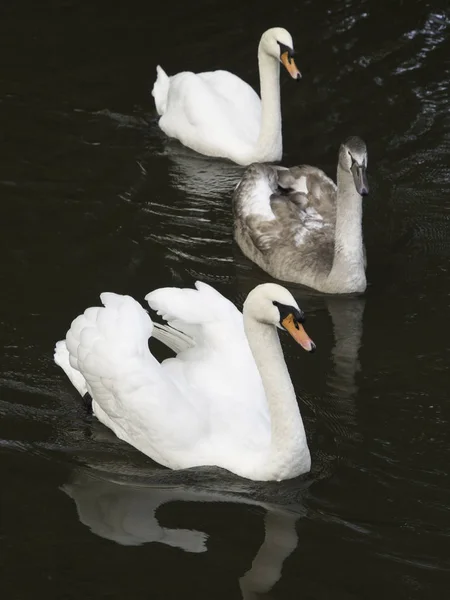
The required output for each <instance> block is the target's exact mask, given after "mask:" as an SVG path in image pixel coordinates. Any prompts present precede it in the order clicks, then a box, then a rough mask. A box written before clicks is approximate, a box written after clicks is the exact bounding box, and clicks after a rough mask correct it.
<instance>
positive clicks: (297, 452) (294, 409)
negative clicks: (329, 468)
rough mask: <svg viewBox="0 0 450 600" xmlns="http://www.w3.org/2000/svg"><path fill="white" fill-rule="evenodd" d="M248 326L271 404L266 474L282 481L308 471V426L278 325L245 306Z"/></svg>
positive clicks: (265, 465) (252, 348) (309, 463)
mask: <svg viewBox="0 0 450 600" xmlns="http://www.w3.org/2000/svg"><path fill="white" fill-rule="evenodd" d="M244 329H245V333H246V335H247V339H248V343H249V345H250V349H251V351H252V354H253V357H254V359H255V362H256V366H257V368H258V371H259V374H260V375H261V379H262V383H263V387H264V391H265V394H266V399H267V402H268V405H269V413H270V423H271V445H270V451H269V456H268V457H267V456H265V457H263V461H264V464H263V466H262V468H263V469H264V476H265V477H267V478H268V479H269V478H272V479H277V480H280V479H287V478H289V477H295V476H296V475H299V474H300V473H306V472H307V471H309V469H310V466H311V458H310V454H309V449H308V444H307V441H306V434H305V428H304V426H303V420H302V417H301V415H300V411H299V408H298V404H297V399H296V397H295V391H294V387H293V385H292V381H291V378H290V376H289V372H288V369H287V366H286V363H285V360H284V356H283V351H282V349H281V344H280V340H279V338H278V333H277V331H276V328H275V327H274V326H273V325H266V324H264V323H260V322H259V321H256V320H255V319H254V318H253V317H249V316H248V315H246V313H245V309H244ZM261 478H263V476H262V477H261Z"/></svg>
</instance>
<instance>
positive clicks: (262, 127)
mask: <svg viewBox="0 0 450 600" xmlns="http://www.w3.org/2000/svg"><path fill="white" fill-rule="evenodd" d="M292 54H293V43H292V37H291V35H290V33H289V32H288V31H286V29H282V28H281V27H274V28H273V29H268V30H267V31H266V32H265V33H263V35H262V37H261V41H260V42H259V47H258V63H259V77H260V87H261V99H260V98H259V96H258V94H257V93H256V92H255V91H254V90H253V88H251V87H250V86H249V85H248V84H247V83H245V82H244V81H242V79H240V78H239V77H237V76H236V75H233V74H232V73H229V72H228V71H211V72H207V73H198V74H196V73H191V72H189V71H186V72H183V73H177V74H176V75H173V76H172V77H168V75H167V74H166V73H165V72H164V71H163V69H162V68H161V67H160V66H159V65H158V67H157V68H156V70H157V78H156V81H155V84H154V86H153V90H152V95H153V97H154V98H155V105H156V110H157V111H158V114H159V115H161V118H160V119H159V126H160V128H161V129H162V130H163V131H164V133H166V134H167V135H168V136H169V137H172V138H176V139H177V140H179V141H180V142H181V143H182V144H184V145H185V146H188V147H189V148H192V150H196V151H197V152H199V153H200V154H206V155H208V156H217V157H221V158H229V159H230V160H232V161H234V162H236V163H238V164H240V165H248V164H250V163H252V162H270V161H277V160H280V159H281V156H282V153H283V142H282V134H281V107H280V82H279V75H280V61H281V63H282V64H283V65H284V66H285V67H286V69H287V71H288V73H289V74H290V75H291V77H292V78H294V79H300V77H301V75H300V71H299V70H298V69H297V67H296V65H295V62H294V59H293V58H292Z"/></svg>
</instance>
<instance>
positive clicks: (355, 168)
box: [339, 136, 369, 196]
mask: <svg viewBox="0 0 450 600" xmlns="http://www.w3.org/2000/svg"><path fill="white" fill-rule="evenodd" d="M339 164H340V166H341V167H342V168H343V169H344V171H348V172H349V173H351V174H352V175H353V181H354V182H355V188H356V191H357V192H358V194H359V195H360V196H367V194H368V193H369V183H368V181H367V174H366V169H367V147H366V144H365V142H364V141H363V140H362V139H361V138H359V137H356V136H353V137H349V138H348V139H347V140H346V141H345V142H344V143H343V144H341V148H340V150H339Z"/></svg>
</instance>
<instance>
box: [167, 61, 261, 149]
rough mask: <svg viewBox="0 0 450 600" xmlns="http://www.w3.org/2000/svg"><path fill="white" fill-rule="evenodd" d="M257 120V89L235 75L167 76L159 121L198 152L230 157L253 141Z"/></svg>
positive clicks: (259, 119)
mask: <svg viewBox="0 0 450 600" xmlns="http://www.w3.org/2000/svg"><path fill="white" fill-rule="evenodd" d="M260 121H261V101H260V99H259V96H258V95H257V94H256V92H255V91H254V90H253V89H252V88H251V87H250V86H249V85H248V84H247V83H245V82H244V81H242V79H240V78H239V77H237V76H236V75H233V74H232V73H229V72H227V71H214V72H209V73H200V74H195V73H191V72H183V73H178V74H176V75H174V76H172V77H170V80H169V89H168V95H167V104H166V110H165V112H164V114H163V115H162V117H161V119H160V121H159V124H160V127H161V129H162V130H163V131H164V132H165V133H166V134H167V135H168V136H170V137H173V138H176V139H178V140H180V141H181V142H182V143H183V144H184V145H185V146H188V147H190V148H192V149H193V150H196V151H197V152H201V153H202V154H207V155H209V156H221V157H229V158H233V157H234V156H239V155H240V154H241V153H245V152H248V151H250V149H251V147H252V146H253V145H254V144H256V141H257V139H258V136H259V130H260Z"/></svg>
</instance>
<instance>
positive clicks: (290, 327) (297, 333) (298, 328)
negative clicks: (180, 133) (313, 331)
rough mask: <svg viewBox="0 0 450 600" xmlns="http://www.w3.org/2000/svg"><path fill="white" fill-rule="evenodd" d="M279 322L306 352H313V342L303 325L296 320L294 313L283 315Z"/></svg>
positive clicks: (314, 346) (314, 347)
mask: <svg viewBox="0 0 450 600" xmlns="http://www.w3.org/2000/svg"><path fill="white" fill-rule="evenodd" d="M281 324H282V325H283V327H284V328H285V329H286V331H287V332H288V333H289V334H290V335H291V336H292V337H293V338H294V340H295V341H296V342H297V344H300V346H301V347H302V348H304V349H305V350H306V351H307V352H314V350H315V349H316V345H315V343H314V342H313V341H312V339H311V338H310V337H309V335H308V334H307V333H306V331H305V330H304V329H303V325H302V324H301V323H299V322H298V321H297V319H296V318H295V317H294V315H293V314H292V313H291V314H289V315H288V316H287V317H285V318H284V319H283V320H282V321H281Z"/></svg>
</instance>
